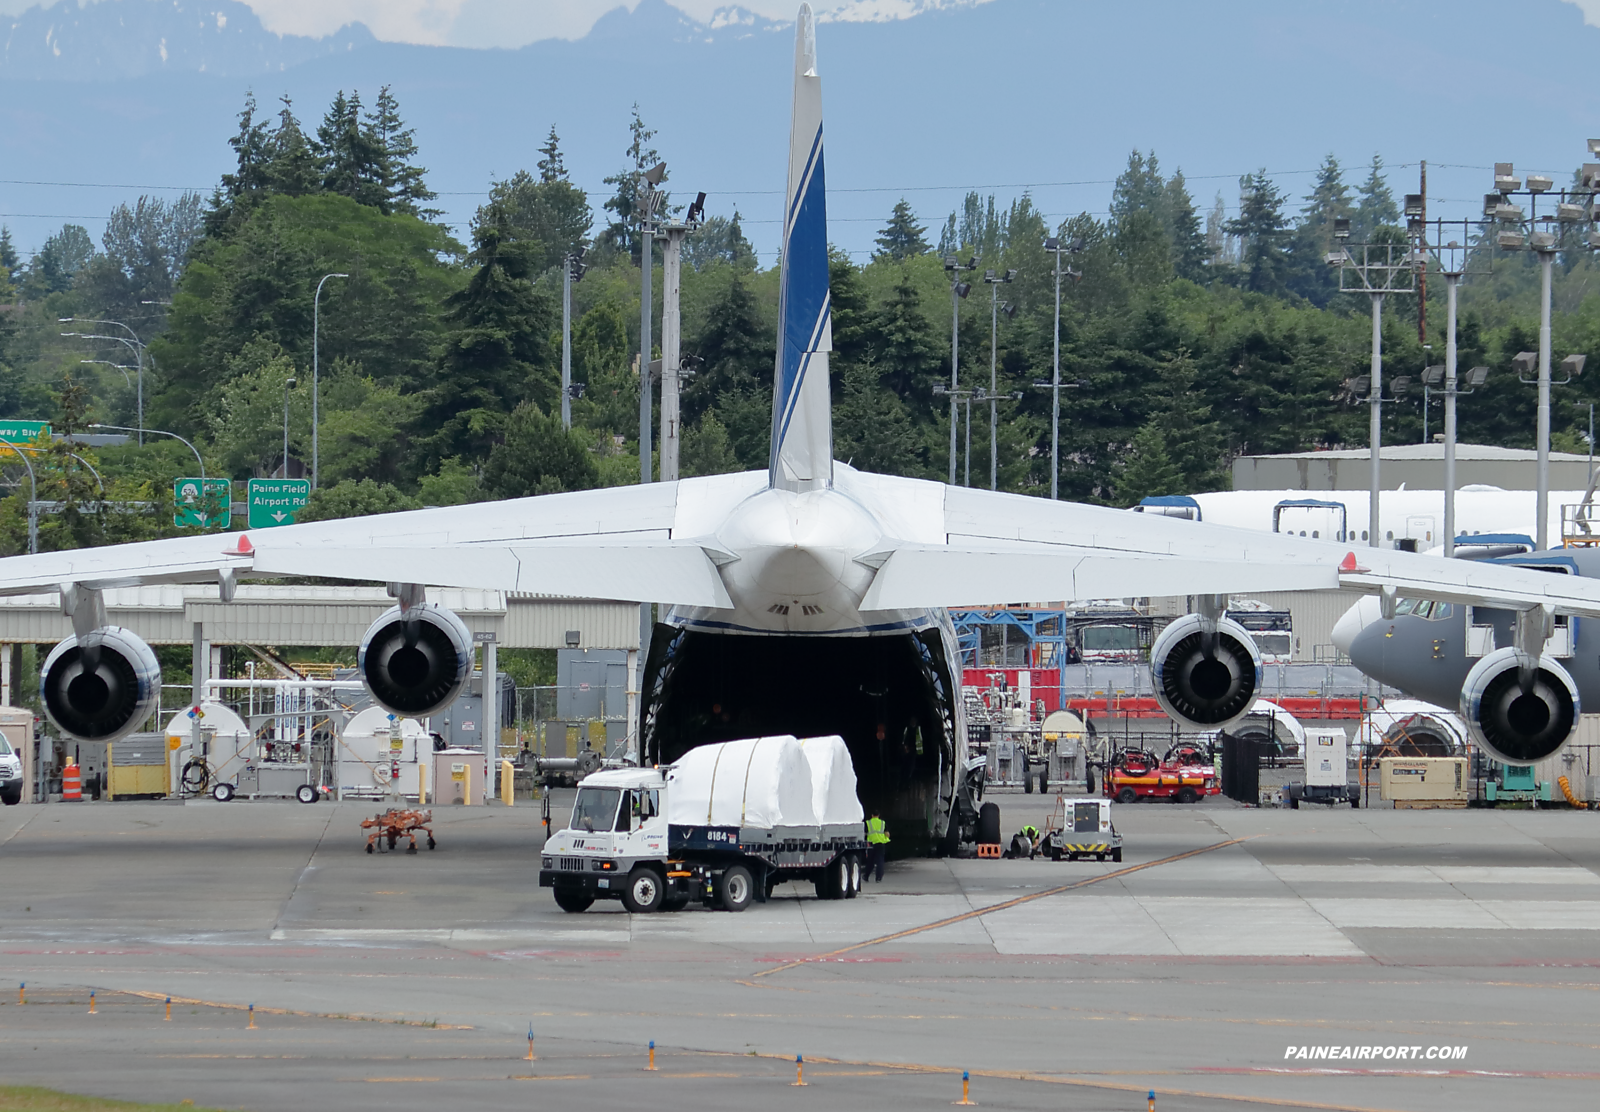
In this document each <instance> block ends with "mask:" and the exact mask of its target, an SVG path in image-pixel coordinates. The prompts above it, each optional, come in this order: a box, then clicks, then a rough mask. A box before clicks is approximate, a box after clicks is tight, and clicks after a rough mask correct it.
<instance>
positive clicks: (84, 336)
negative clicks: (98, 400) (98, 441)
mask: <svg viewBox="0 0 1600 1112" xmlns="http://www.w3.org/2000/svg"><path fill="white" fill-rule="evenodd" d="M56 323H58V324H109V325H112V326H114V327H116V328H124V329H127V332H128V336H132V337H133V339H131V340H130V339H128V338H127V337H125V336H104V335H99V334H97V333H92V332H63V333H61V334H62V335H63V336H71V337H73V338H75V339H79V340H113V341H115V342H116V343H119V344H121V345H122V346H123V347H125V348H128V349H129V350H130V351H132V352H133V359H134V362H135V363H137V364H138V370H139V389H138V403H137V404H138V414H139V416H138V421H137V423H138V426H139V428H138V429H136V430H135V431H136V432H138V433H139V434H140V435H139V446H140V447H143V446H144V356H145V344H144V341H143V340H141V339H139V334H138V333H137V332H135V331H134V330H133V329H131V328H128V326H127V325H125V324H123V323H122V322H121V321H120V320H96V319H95V318H93V317H57V318H56ZM113 365H114V366H115V364H113Z"/></svg>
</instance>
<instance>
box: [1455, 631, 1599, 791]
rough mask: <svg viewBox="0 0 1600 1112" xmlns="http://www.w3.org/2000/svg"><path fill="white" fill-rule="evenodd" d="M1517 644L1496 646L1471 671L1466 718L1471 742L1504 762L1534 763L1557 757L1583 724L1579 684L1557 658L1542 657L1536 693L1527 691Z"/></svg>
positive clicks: (1464, 688)
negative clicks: (1499, 647) (1579, 718)
mask: <svg viewBox="0 0 1600 1112" xmlns="http://www.w3.org/2000/svg"><path fill="white" fill-rule="evenodd" d="M1524 659H1525V657H1524V655H1523V654H1522V653H1521V652H1519V651H1518V650H1517V649H1514V648H1504V649H1496V650H1495V651H1494V652H1492V653H1490V654H1489V655H1488V656H1486V657H1484V658H1483V659H1482V660H1480V661H1478V663H1477V664H1475V665H1473V667H1472V671H1470V672H1468V673H1467V678H1466V682H1465V683H1463V684H1462V685H1461V717H1462V718H1465V719H1466V720H1467V731H1468V732H1469V733H1470V734H1471V735H1472V740H1473V741H1475V742H1477V744H1478V746H1479V747H1480V748H1481V749H1482V750H1483V751H1484V752H1485V753H1487V754H1488V755H1489V756H1490V757H1491V758H1493V759H1494V760H1497V761H1499V762H1500V763H1501V764H1510V765H1530V764H1534V763H1535V762H1537V761H1542V760H1544V759H1545V758H1546V757H1552V756H1554V755H1555V754H1557V753H1559V752H1560V751H1561V748H1562V746H1564V745H1566V743H1567V738H1569V737H1571V736H1572V731H1573V728H1574V727H1576V726H1577V724H1578V715H1579V713H1581V712H1580V710H1579V703H1578V685H1577V684H1576V683H1574V682H1573V680H1572V677H1571V676H1570V675H1568V673H1567V670H1566V669H1565V668H1563V667H1562V666H1561V665H1560V664H1558V663H1556V660H1555V658H1554V657H1549V656H1543V657H1540V658H1539V663H1538V668H1537V670H1536V671H1535V672H1534V674H1533V688H1532V690H1531V691H1526V692H1525V691H1523V690H1522V677H1521V667H1520V666H1521V662H1522V661H1523V660H1524Z"/></svg>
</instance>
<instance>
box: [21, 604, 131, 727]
mask: <svg viewBox="0 0 1600 1112" xmlns="http://www.w3.org/2000/svg"><path fill="white" fill-rule="evenodd" d="M160 692H161V665H160V664H159V663H157V661H156V654H155V653H154V652H153V651H151V649H150V646H149V645H147V644H145V643H144V641H143V640H142V639H141V638H140V637H138V636H137V635H136V634H134V633H133V632H132V631H130V630H126V629H123V628H122V627H121V626H105V627H103V628H101V629H97V630H95V631H94V632H92V633H90V634H88V635H86V636H85V637H83V638H78V637H68V638H67V639H66V640H65V641H63V642H61V643H60V644H59V645H57V646H56V647H55V648H54V649H51V650H50V655H49V656H47V657H45V660H44V667H43V668H42V669H40V671H39V693H40V695H41V697H42V699H43V701H44V712H45V713H46V714H47V715H49V716H50V721H52V722H54V723H55V724H56V728H57V729H59V730H60V731H61V732H62V733H63V734H66V735H67V736H68V737H75V738H79V739H81V740H83V741H116V740H117V739H119V738H123V737H127V736H128V735H129V734H131V733H133V731H135V730H137V729H138V728H139V727H140V726H142V725H143V724H144V721H145V719H147V718H149V717H150V712H151V711H153V710H155V709H156V703H157V700H158V697H159V695H160Z"/></svg>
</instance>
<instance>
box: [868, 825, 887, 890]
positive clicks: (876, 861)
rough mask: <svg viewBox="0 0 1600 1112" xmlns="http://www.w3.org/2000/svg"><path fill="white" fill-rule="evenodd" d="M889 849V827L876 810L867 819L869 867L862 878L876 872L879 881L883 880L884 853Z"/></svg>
mask: <svg viewBox="0 0 1600 1112" xmlns="http://www.w3.org/2000/svg"><path fill="white" fill-rule="evenodd" d="M888 849H889V827H888V826H887V825H886V824H885V823H884V821H883V819H882V818H881V817H880V816H879V814H878V812H876V811H874V812H872V817H870V818H869V819H867V867H866V870H865V871H864V872H863V873H862V875H861V879H862V880H866V879H867V878H868V877H871V876H872V875H873V874H874V873H876V875H877V879H878V882H879V883H880V884H881V883H882V882H883V855H884V853H885V852H887V851H888Z"/></svg>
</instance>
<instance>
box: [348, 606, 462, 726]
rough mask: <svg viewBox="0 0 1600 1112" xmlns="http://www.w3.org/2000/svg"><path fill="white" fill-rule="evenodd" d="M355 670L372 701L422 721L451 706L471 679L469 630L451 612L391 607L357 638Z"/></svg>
mask: <svg viewBox="0 0 1600 1112" xmlns="http://www.w3.org/2000/svg"><path fill="white" fill-rule="evenodd" d="M356 669H357V670H358V671H359V672H360V673H361V679H362V682H364V683H365V684H366V685H367V690H368V691H369V692H371V693H372V698H373V701H374V702H376V703H377V704H378V705H379V706H381V707H383V708H384V709H385V710H388V711H392V712H393V713H395V714H398V715H400V716H401V717H406V718H426V717H427V716H428V715H430V714H436V713H437V712H439V711H441V710H443V709H444V708H445V707H447V706H449V705H450V704H451V703H453V702H455V700H456V696H457V695H459V694H461V689H462V688H463V687H465V686H466V683H467V680H468V678H470V677H471V675H472V631H471V630H469V629H467V626H466V623H465V622H463V621H462V620H461V619H460V618H459V617H457V616H456V614H455V612H454V611H451V610H446V609H444V608H443V607H442V606H435V605H433V604H432V603H424V604H419V605H416V606H413V607H411V609H410V610H409V611H407V612H406V613H405V614H403V615H402V614H401V612H400V608H399V607H398V606H395V607H391V608H390V609H389V610H387V611H385V613H384V615H383V616H382V617H381V618H379V619H378V620H377V621H375V622H373V623H372V626H371V628H370V629H368V630H367V635H366V636H365V637H363V638H362V639H361V650H360V652H359V653H358V654H357V655H356Z"/></svg>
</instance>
